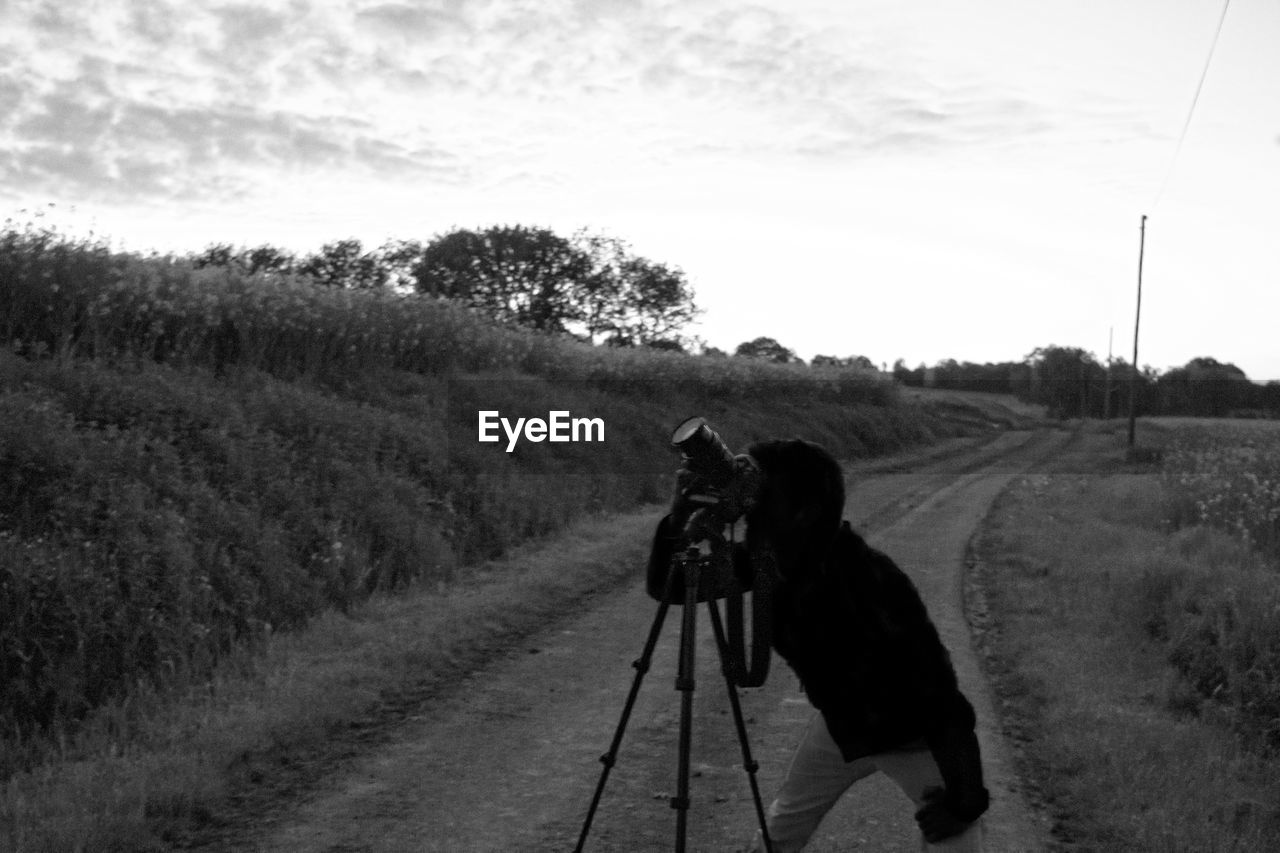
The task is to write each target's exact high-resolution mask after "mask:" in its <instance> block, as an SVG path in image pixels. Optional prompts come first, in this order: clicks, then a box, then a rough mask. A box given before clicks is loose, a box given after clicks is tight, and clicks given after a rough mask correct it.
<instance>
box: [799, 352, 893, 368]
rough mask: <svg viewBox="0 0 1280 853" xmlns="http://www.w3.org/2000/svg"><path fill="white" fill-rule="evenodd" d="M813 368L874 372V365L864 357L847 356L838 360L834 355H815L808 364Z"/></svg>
mask: <svg viewBox="0 0 1280 853" xmlns="http://www.w3.org/2000/svg"><path fill="white" fill-rule="evenodd" d="M809 364H810V365H812V366H813V367H824V366H825V367H854V368H857V369H858V370H875V369H876V364H875V362H874V361H872V360H871V359H869V358H867V357H866V356H865V355H848V356H845V357H844V358H839V357H837V356H834V355H815V356H814V357H813V359H812V360H811V361H810V362H809Z"/></svg>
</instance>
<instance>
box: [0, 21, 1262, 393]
mask: <svg viewBox="0 0 1280 853" xmlns="http://www.w3.org/2000/svg"><path fill="white" fill-rule="evenodd" d="M1223 9H1224V4H1223V3H1222V2H1220V0H1037V2H1034V3H1030V2H1026V0H758V2H724V0H406V2H380V0H371V2H360V1H359V0H268V2H254V3H251V4H250V3H225V2H212V0H114V2H112V0H87V2H83V3H76V4H70V3H66V2H61V0H55V2H45V0H0V218H12V219H14V220H15V221H24V220H25V219H28V218H30V217H32V216H36V215H38V216H40V217H43V219H44V221H47V222H52V223H54V224H57V225H59V227H62V228H64V229H65V230H68V231H70V232H72V233H90V232H92V233H93V234H96V235H99V236H101V237H104V238H106V239H108V240H110V241H111V242H112V243H113V244H114V245H117V246H118V247H120V248H123V249H128V250H136V251H151V250H158V251H162V252H171V251H172V252H186V251H198V250H199V249H201V248H204V247H205V246H208V245H210V244H213V243H224V242H229V243H233V244H237V245H245V246H256V245H261V244H264V243H268V244H272V245H277V246H282V247H285V248H289V249H292V250H293V251H297V252H304V251H312V250H315V249H317V248H319V246H321V245H322V244H323V243H326V242H330V241H333V240H338V239H345V238H349V237H355V238H357V239H360V240H362V241H364V242H365V244H366V245H367V246H369V247H370V248H372V247H374V246H377V245H380V244H381V243H383V242H384V241H386V240H388V239H418V240H428V239H430V238H431V237H433V236H436V235H439V234H443V233H446V232H448V231H450V230H452V229H454V228H459V227H463V228H485V227H489V226H491V225H514V224H520V225H531V226H540V227H546V228H551V229H553V230H555V231H556V232H558V233H561V234H563V235H565V236H568V235H570V234H572V233H573V232H575V231H577V230H578V229H581V228H587V229H590V230H592V231H596V232H598V233H604V234H608V235H610V236H614V237H617V238H620V239H622V240H625V241H627V242H628V243H630V245H631V247H632V249H633V251H634V252H635V253H636V254H639V255H642V256H644V257H647V258H649V259H651V260H654V261H658V262H661V263H665V264H668V265H672V266H676V267H679V268H680V269H682V270H683V271H684V272H685V274H686V275H687V277H688V279H689V281H690V283H691V284H692V286H693V288H694V290H695V294H696V301H697V304H698V305H699V306H700V307H701V308H702V309H703V314H702V316H701V318H700V321H699V322H698V324H697V325H696V326H695V327H693V328H691V329H690V330H689V331H690V332H692V333H694V334H696V335H698V336H699V337H701V338H702V339H703V340H705V342H706V343H707V344H709V345H713V346H716V347H719V348H721V349H724V350H727V351H732V350H733V349H734V348H735V347H736V346H737V345H738V344H739V343H741V342H743V341H747V340H751V339H753V338H756V337H759V336H769V337H772V338H775V339H776V340H778V341H779V342H781V343H782V344H783V345H784V346H787V347H789V348H791V349H793V350H794V351H796V352H797V353H798V354H799V355H800V356H802V357H804V358H806V359H808V358H812V357H813V356H814V355H817V354H825V355H835V356H850V355H865V356H867V357H868V358H870V359H871V360H872V361H873V362H875V363H876V364H890V365H891V364H892V363H893V362H894V361H896V360H897V359H899V358H901V359H903V360H905V361H906V363H907V364H908V365H909V366H915V365H917V364H921V363H924V364H934V363H936V362H938V361H941V360H943V359H948V358H954V359H956V360H957V361H973V362H980V363H981V362H988V361H994V362H998V361H1018V360H1021V359H1022V358H1023V357H1024V356H1026V355H1028V354H1029V353H1030V352H1031V351H1032V350H1034V349H1035V348H1036V347H1040V346H1047V345H1051V344H1054V345H1059V346H1076V347H1082V348H1083V349H1085V350H1088V351H1091V352H1093V353H1094V354H1095V355H1097V356H1098V358H1099V359H1102V360H1105V359H1106V358H1107V356H1108V354H1109V353H1110V352H1114V354H1115V355H1116V356H1117V357H1123V358H1125V359H1126V360H1128V359H1131V357H1132V347H1133V331H1134V319H1135V307H1136V290H1137V282H1138V266H1139V264H1138V260H1139V248H1140V242H1141V234H1140V226H1141V223H1142V217H1143V216H1144V215H1145V216H1147V220H1146V233H1145V243H1143V244H1142V245H1143V247H1144V248H1143V265H1142V269H1143V274H1142V285H1143V294H1142V314H1141V321H1142V325H1141V336H1140V341H1139V345H1140V350H1139V356H1138V361H1139V363H1140V364H1143V365H1150V366H1152V367H1155V368H1157V369H1160V370H1164V369H1167V368H1169V367H1173V366H1177V365H1181V364H1184V363H1186V362H1187V361H1189V360H1190V359H1192V358H1195V357H1198V356H1209V357H1213V358H1217V359H1218V360H1219V361H1224V362H1232V363H1234V364H1236V365H1237V366H1239V367H1240V368H1242V369H1243V370H1244V371H1245V372H1246V373H1247V374H1248V375H1249V377H1250V378H1252V379H1258V380H1263V379H1280V346H1277V345H1276V344H1275V342H1274V341H1275V334H1274V329H1275V327H1276V325H1277V324H1276V319H1275V318H1276V317H1280V286H1278V285H1280V239H1277V238H1278V237H1280V51H1277V50H1275V49H1274V45H1275V44H1277V43H1280V4H1278V3H1276V2H1274V0H1235V2H1234V3H1231V4H1230V6H1229V8H1227V12H1226V16H1225V19H1224V18H1222V15H1223ZM1220 20H1221V21H1222V29H1221V35H1220V37H1219V38H1218V40H1217V43H1216V47H1214V34H1215V31H1216V30H1217V28H1218V25H1219V21H1220ZM1211 48H1213V54H1212V57H1213V58H1212V62H1211V63H1210V64H1209V65H1208V72H1207V75H1206V76H1205V77H1204V83H1203V88H1202V89H1201V90H1200V93H1199V97H1198V99H1197V100H1196V104H1195V109H1194V112H1192V111H1191V107H1192V102H1193V98H1194V97H1195V95H1196V92H1197V87H1198V84H1199V83H1200V81H1201V75H1202V73H1203V72H1204V70H1205V68H1206V60H1207V59H1208V57H1209V55H1210V50H1211ZM1188 117H1190V123H1189V124H1188V123H1187V121H1188ZM1184 128H1185V135H1184V133H1183V131H1184Z"/></svg>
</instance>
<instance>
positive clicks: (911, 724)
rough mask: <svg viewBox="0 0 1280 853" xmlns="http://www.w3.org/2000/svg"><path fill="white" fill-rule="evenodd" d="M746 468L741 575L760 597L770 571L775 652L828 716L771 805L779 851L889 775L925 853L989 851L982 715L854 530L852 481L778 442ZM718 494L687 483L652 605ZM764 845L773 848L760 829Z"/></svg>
mask: <svg viewBox="0 0 1280 853" xmlns="http://www.w3.org/2000/svg"><path fill="white" fill-rule="evenodd" d="M746 457H747V458H748V460H749V462H750V464H751V465H752V467H753V468H754V469H755V470H756V471H757V472H758V477H757V484H756V485H755V486H754V487H753V488H754V491H753V494H752V495H751V496H750V499H748V500H745V501H743V500H741V497H740V496H739V497H738V498H737V499H736V500H738V501H739V503H740V504H741V505H740V506H736V507H733V508H732V511H731V512H730V513H729V515H730V516H732V515H735V514H737V513H739V512H742V513H743V518H744V520H745V522H746V536H745V542H744V543H742V544H736V545H734V551H733V561H732V566H733V571H734V573H735V574H736V575H737V577H738V578H739V580H740V582H741V584H742V585H744V586H748V587H749V586H750V584H751V583H752V579H753V578H754V577H755V576H756V575H757V574H758V573H768V575H769V577H770V579H771V580H772V593H771V595H772V608H771V614H772V620H771V621H772V625H771V630H772V640H771V642H772V648H773V649H774V651H776V652H777V653H778V655H779V656H780V657H781V658H782V659H783V660H785V661H786V662H787V664H788V665H789V666H790V667H791V668H792V669H793V670H794V672H795V674H796V676H797V677H798V678H799V681H800V684H801V686H802V688H803V690H804V691H805V693H806V694H807V696H808V699H809V702H810V704H812V705H813V707H814V708H815V709H816V714H815V715H814V716H813V718H812V719H811V720H810V722H809V724H808V726H807V728H806V729H805V731H804V733H803V735H802V737H801V739H800V743H799V746H798V747H797V748H796V750H795V752H794V754H793V756H792V759H791V763H790V766H789V768H788V770H787V774H786V777H785V779H784V780H783V782H782V786H781V788H780V790H779V791H778V793H777V796H776V798H775V799H774V800H773V802H772V804H771V805H770V806H769V808H768V813H767V827H768V831H769V837H770V841H771V843H772V849H773V850H774V851H775V852H776V853H792V851H798V850H801V849H802V848H803V847H804V845H805V843H806V842H807V841H808V840H809V838H810V837H811V836H812V835H813V833H814V832H815V831H816V829H817V828H818V825H819V823H820V822H821V821H822V819H823V817H824V816H825V815H826V814H827V812H828V811H829V810H830V809H831V807H832V806H833V805H835V803H836V802H837V801H838V800H839V799H840V797H841V796H842V795H843V794H844V792H845V791H846V790H848V789H849V787H850V786H852V785H853V784H854V783H855V782H857V781H859V780H860V779H863V778H865V777H867V776H870V775H871V774H873V773H875V772H877V771H878V772H881V773H884V774H885V775H887V776H888V777H889V778H891V779H892V780H893V781H894V782H895V783H896V784H897V785H898V786H899V787H900V788H901V789H902V790H903V791H904V792H905V793H906V795H907V796H908V797H909V798H910V800H911V801H912V803H914V815H915V819H916V823H917V825H918V827H919V830H920V835H921V847H922V849H924V850H927V851H965V852H966V853H969V851H980V850H981V849H982V822H981V816H982V815H983V813H984V812H985V811H986V810H987V806H988V803H989V795H988V792H987V789H986V787H985V786H984V784H983V774H982V761H981V755H980V750H979V746H978V740H977V736H976V734H975V732H974V728H975V724H976V721H975V716H974V711H973V706H972V705H971V704H970V703H969V701H968V700H967V699H966V698H965V696H964V694H963V693H962V692H961V691H960V688H959V685H958V683H957V680H956V675H955V670H954V668H953V666H952V664H951V658H950V655H949V654H948V653H947V650H946V648H945V647H944V646H943V644H942V641H941V639H940V638H939V636H938V631H937V629H936V627H935V626H934V624H933V622H932V621H931V619H930V618H929V615H928V612H927V611H926V609H925V606H924V604H923V602H922V601H921V598H920V595H919V593H918V591H917V590H916V587H915V585H914V584H913V583H912V582H911V580H910V578H908V577H907V575H906V574H905V573H904V572H903V571H902V570H901V569H900V568H899V567H898V566H897V565H896V564H895V563H894V562H893V560H892V559H890V558H889V557H888V556H887V555H885V554H884V553H881V552H880V551H877V550H876V549H874V548H872V547H870V546H869V545H868V544H867V543H866V541H865V540H864V539H863V538H862V537H861V536H860V535H858V533H856V532H855V531H854V530H853V528H852V527H851V526H850V525H849V523H848V522H847V521H844V520H843V514H844V501H845V489H844V475H843V472H842V470H841V468H840V465H839V463H838V462H837V461H836V460H835V459H834V457H832V456H831V454H830V453H828V452H827V451H826V450H825V449H823V448H822V447H821V446H819V445H817V444H814V443H811V442H807V441H803V440H800V439H795V440H774V441H767V442H761V443H757V444H754V445H752V446H751V447H750V448H748V450H747V454H746ZM741 458H742V457H739V459H741ZM716 493H717V490H716V489H713V488H707V487H706V484H704V483H702V482H700V481H699V478H698V477H697V476H695V475H692V474H691V472H690V471H689V470H688V469H686V468H684V467H682V469H681V471H680V472H679V473H678V480H677V493H676V496H675V499H674V500H673V503H672V511H671V513H669V514H668V515H667V516H666V517H665V518H663V519H662V521H661V522H660V523H659V525H658V530H657V531H656V533H655V536H654V541H653V548H652V550H651V553H650V561H649V569H648V591H649V594H650V595H652V596H653V597H655V598H658V599H659V600H661V595H662V594H663V592H662V591H663V582H664V581H665V579H666V576H667V573H668V567H669V566H670V558H671V555H672V553H674V550H675V548H677V547H679V546H680V545H681V543H682V540H683V542H684V543H686V544H687V543H688V542H689V541H690V540H691V539H697V538H699V537H701V536H702V535H703V534H704V533H706V531H705V530H702V531H698V532H696V533H693V534H691V533H690V532H689V530H693V529H694V528H696V527H697V525H698V524H699V523H701V524H702V525H703V527H704V528H705V527H707V526H708V522H707V521H706V518H705V516H706V515H707V513H699V512H698V510H699V509H705V508H707V507H709V506H713V505H714V504H715V502H716V501H717V496H716ZM725 518H726V516H725V514H721V516H720V517H719V518H718V520H716V521H714V522H712V523H711V525H712V526H714V524H717V523H720V521H723V520H725ZM686 525H687V526H688V530H686ZM721 585H722V586H723V584H721ZM673 588H677V587H676V586H675V585H674V584H673V586H672V587H670V588H669V589H673ZM712 594H716V595H719V594H721V592H713V593H712ZM672 600H674V599H672ZM755 844H756V849H757V850H761V851H763V850H764V849H765V847H764V844H763V836H762V835H761V834H760V833H759V832H757V837H756V841H755Z"/></svg>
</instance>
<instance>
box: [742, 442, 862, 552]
mask: <svg viewBox="0 0 1280 853" xmlns="http://www.w3.org/2000/svg"><path fill="white" fill-rule="evenodd" d="M747 454H748V455H749V456H751V458H753V459H754V460H755V461H756V463H757V464H758V465H759V466H760V470H761V472H762V473H763V474H764V482H763V485H762V487H761V489H760V492H759V495H758V496H757V499H756V503H755V506H754V507H753V508H752V509H751V510H750V511H749V512H748V513H747V515H746V521H747V536H748V541H749V542H755V543H758V544H767V545H768V546H769V547H772V548H773V550H774V551H775V553H776V555H777V559H778V569H779V571H780V572H781V573H782V574H783V575H784V576H786V577H791V576H795V575H796V574H797V573H802V572H805V571H809V570H814V569H816V568H817V565H818V564H819V563H820V562H821V560H822V557H823V555H824V554H825V553H826V550H827V547H828V545H829V544H830V543H831V540H832V539H834V538H835V535H836V533H837V532H838V531H839V530H840V521H841V519H842V517H843V515H844V473H843V472H842V471H841V470H840V463H839V462H837V461H836V460H835V458H834V457H833V456H832V455H831V454H830V453H828V452H827V451H826V450H825V449H824V448H822V447H821V446H819V445H817V444H814V443H812V442H809V441H803V440H801V439H792V440H785V441H783V440H779V441H765V442H760V443H758V444H753V445H752V446H751V447H749V448H748V449H747Z"/></svg>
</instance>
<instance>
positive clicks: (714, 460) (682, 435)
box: [671, 416, 736, 489]
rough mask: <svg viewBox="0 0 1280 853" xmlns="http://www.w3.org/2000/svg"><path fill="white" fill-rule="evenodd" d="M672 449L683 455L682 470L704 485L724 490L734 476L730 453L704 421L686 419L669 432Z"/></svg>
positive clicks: (695, 418)
mask: <svg viewBox="0 0 1280 853" xmlns="http://www.w3.org/2000/svg"><path fill="white" fill-rule="evenodd" d="M671 446H672V447H677V448H679V449H680V452H681V453H682V454H684V464H685V467H686V468H688V469H689V470H690V471H692V472H693V473H694V474H695V475H697V476H698V477H699V478H701V479H702V480H703V481H704V482H706V483H707V485H709V486H712V487H714V488H717V489H719V488H723V487H724V486H726V485H728V484H729V482H730V481H731V480H732V479H733V476H734V474H735V473H736V466H735V463H734V457H733V452H732V451H730V450H729V448H728V447H726V446H725V443H724V441H722V440H721V438H720V436H719V435H717V434H716V431H715V430H713V429H712V428H711V427H710V425H708V424H707V420H706V418H702V417H698V416H694V417H692V418H686V419H685V420H684V421H682V422H681V423H680V426H678V427H676V428H675V429H674V430H672V431H671Z"/></svg>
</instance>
